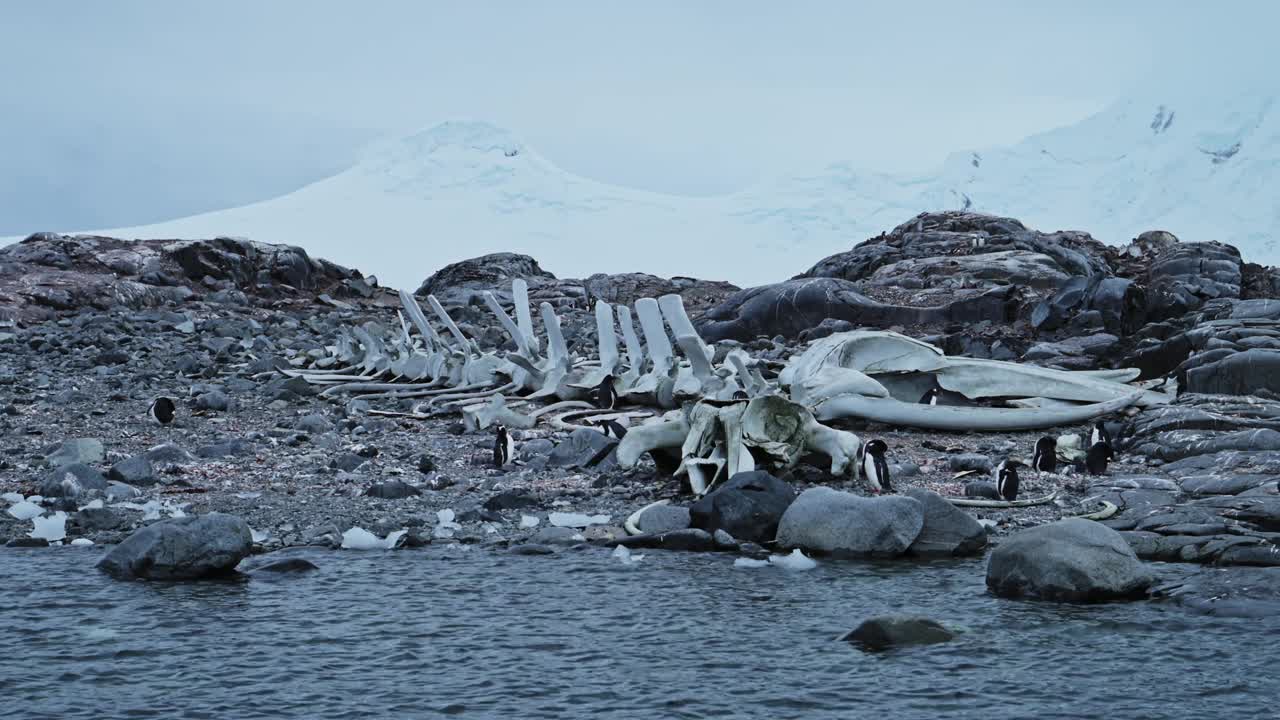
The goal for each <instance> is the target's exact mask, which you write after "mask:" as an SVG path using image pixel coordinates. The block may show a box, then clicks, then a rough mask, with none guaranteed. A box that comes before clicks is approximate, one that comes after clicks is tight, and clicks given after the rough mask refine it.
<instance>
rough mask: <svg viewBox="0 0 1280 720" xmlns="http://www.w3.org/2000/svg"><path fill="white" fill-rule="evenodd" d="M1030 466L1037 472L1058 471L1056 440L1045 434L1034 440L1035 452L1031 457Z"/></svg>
mask: <svg viewBox="0 0 1280 720" xmlns="http://www.w3.org/2000/svg"><path fill="white" fill-rule="evenodd" d="M1031 467H1032V468H1033V469H1035V470H1036V471H1037V472H1047V473H1052V472H1057V471H1058V440H1057V438H1054V437H1051V436H1049V435H1045V436H1044V437H1042V438H1040V439H1039V440H1037V441H1036V452H1035V455H1033V456H1032V457H1031Z"/></svg>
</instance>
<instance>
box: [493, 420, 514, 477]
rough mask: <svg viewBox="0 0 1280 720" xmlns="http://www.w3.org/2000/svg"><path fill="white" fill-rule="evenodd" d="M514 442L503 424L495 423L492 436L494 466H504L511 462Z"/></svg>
mask: <svg viewBox="0 0 1280 720" xmlns="http://www.w3.org/2000/svg"><path fill="white" fill-rule="evenodd" d="M515 450H516V443H515V440H512V439H511V433H509V432H507V427H506V426H505V425H497V426H495V427H494V436H493V464H494V466H495V467H499V468H501V467H506V465H507V463H509V462H511V456H512V455H514V454H515Z"/></svg>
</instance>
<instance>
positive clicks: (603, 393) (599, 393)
mask: <svg viewBox="0 0 1280 720" xmlns="http://www.w3.org/2000/svg"><path fill="white" fill-rule="evenodd" d="M596 407H597V408H599V409H601V410H612V409H614V408H616V407H618V392H617V391H616V390H614V389H613V375H605V376H604V380H601V381H600V385H598V386H597V387H596Z"/></svg>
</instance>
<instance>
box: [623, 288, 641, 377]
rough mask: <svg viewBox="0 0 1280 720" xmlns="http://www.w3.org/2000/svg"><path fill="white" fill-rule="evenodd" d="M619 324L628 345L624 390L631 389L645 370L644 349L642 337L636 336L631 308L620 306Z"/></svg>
mask: <svg viewBox="0 0 1280 720" xmlns="http://www.w3.org/2000/svg"><path fill="white" fill-rule="evenodd" d="M618 325H619V326H620V327H621V328H622V339H623V340H624V341H625V342H626V345H627V365H628V367H627V371H626V372H625V373H623V374H622V377H621V380H622V388H621V389H622V390H623V391H626V390H630V389H631V386H632V385H633V384H634V383H635V381H636V378H638V377H640V373H641V372H643V371H644V350H642V349H641V348H640V339H639V338H637V337H636V326H635V325H634V324H633V323H632V322H631V308H628V307H627V306H626V305H619V306H618Z"/></svg>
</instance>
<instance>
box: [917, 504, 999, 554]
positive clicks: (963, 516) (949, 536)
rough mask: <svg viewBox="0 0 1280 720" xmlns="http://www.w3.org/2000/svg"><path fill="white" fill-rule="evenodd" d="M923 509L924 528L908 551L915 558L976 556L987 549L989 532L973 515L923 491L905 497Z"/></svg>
mask: <svg viewBox="0 0 1280 720" xmlns="http://www.w3.org/2000/svg"><path fill="white" fill-rule="evenodd" d="M903 494H904V495H906V496H907V497H910V498H915V500H916V501H918V502H919V503H920V504H921V505H923V506H924V528H923V529H921V530H920V535H919V536H918V537H916V539H915V542H913V543H911V547H909V548H907V551H908V552H910V553H911V554H912V555H922V556H930V555H973V554H975V553H979V552H982V550H983V548H985V547H986V546H987V530H986V528H984V527H982V524H981V523H979V522H978V521H977V520H976V519H974V517H973V516H972V515H970V514H969V513H967V512H965V511H963V510H961V509H960V508H958V507H956V506H955V505H952V504H951V503H949V502H947V500H946V499H945V498H943V497H942V496H941V495H939V494H937V493H935V492H930V491H928V490H924V489H922V488H908V489H907V490H906V491H905V492H904V493H903Z"/></svg>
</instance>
